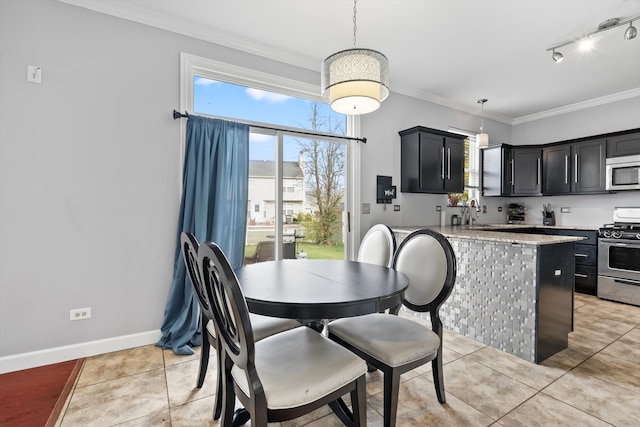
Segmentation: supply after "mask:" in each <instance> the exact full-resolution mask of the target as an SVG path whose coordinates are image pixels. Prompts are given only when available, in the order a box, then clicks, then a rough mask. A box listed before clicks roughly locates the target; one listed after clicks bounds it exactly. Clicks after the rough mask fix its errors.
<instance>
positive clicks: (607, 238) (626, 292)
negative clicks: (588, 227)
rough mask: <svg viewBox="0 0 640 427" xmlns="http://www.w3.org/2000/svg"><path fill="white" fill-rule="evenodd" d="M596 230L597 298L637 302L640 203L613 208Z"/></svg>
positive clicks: (639, 297)
mask: <svg viewBox="0 0 640 427" xmlns="http://www.w3.org/2000/svg"><path fill="white" fill-rule="evenodd" d="M613 221H614V222H613V224H605V225H604V226H603V227H602V228H600V230H599V231H598V237H599V238H598V298H603V299H608V300H612V301H619V302H624V303H627V304H633V305H637V306H640V207H627V208H615V209H614V211H613Z"/></svg>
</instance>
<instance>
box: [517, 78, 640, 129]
mask: <svg viewBox="0 0 640 427" xmlns="http://www.w3.org/2000/svg"><path fill="white" fill-rule="evenodd" d="M637 96H640V87H638V88H635V89H631V90H627V91H624V92H618V93H614V94H611V95H606V96H602V97H600V98H594V99H589V100H587V101H582V102H576V103H575V104H570V105H565V106H564V107H559V108H553V109H551V110H547V111H541V112H539V113H535V114H529V115H528V116H522V117H517V118H515V119H513V123H512V124H513V125H519V124H522V123H527V122H533V121H536V120H540V119H546V118H549V117H554V116H560V115H562V114H567V113H571V112H574V111H580V110H585V109H587V108H593V107H597V106H600V105H606V104H611V103H612V102H618V101H623V100H625V99H629V98H635V97H637Z"/></svg>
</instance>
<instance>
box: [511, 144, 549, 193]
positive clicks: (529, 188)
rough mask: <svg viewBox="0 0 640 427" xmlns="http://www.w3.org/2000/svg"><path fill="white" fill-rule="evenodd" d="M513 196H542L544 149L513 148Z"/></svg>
mask: <svg viewBox="0 0 640 427" xmlns="http://www.w3.org/2000/svg"><path fill="white" fill-rule="evenodd" d="M511 177H512V183H511V195H512V196H539V195H541V194H542V183H541V181H542V149H541V148H521V147H512V148H511Z"/></svg>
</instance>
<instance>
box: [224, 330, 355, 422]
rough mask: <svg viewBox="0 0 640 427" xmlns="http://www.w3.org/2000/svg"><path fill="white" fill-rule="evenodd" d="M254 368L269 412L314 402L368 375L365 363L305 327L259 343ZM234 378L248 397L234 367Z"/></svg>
mask: <svg viewBox="0 0 640 427" xmlns="http://www.w3.org/2000/svg"><path fill="white" fill-rule="evenodd" d="M255 366H256V371H257V372H258V376H259V377H260V381H261V382H262V386H263V388H264V393H265V397H266V400H267V407H269V408H270V409H286V408H291V407H296V406H301V405H304V404H307V403H310V402H314V401H316V400H318V399H319V398H321V397H323V396H326V395H327V394H329V393H331V392H333V391H335V390H337V389H339V388H340V387H342V386H344V385H346V384H348V383H350V382H351V381H354V380H355V379H357V378H358V377H360V376H361V375H363V374H364V373H366V372H367V365H366V363H365V362H364V361H363V360H362V359H360V358H359V357H357V356H356V355H355V354H353V353H351V352H350V351H348V350H346V349H345V348H343V347H342V346H340V345H338V344H336V343H335V342H333V341H331V340H329V339H327V338H325V337H323V336H322V335H320V334H319V333H317V332H315V331H313V330H311V329H309V328H306V327H302V328H295V329H291V330H289V331H286V332H282V333H279V334H276V335H273V336H270V337H268V338H265V339H263V340H261V341H260V342H257V343H256V345H255ZM231 375H232V376H233V378H234V380H235V382H236V384H238V386H239V387H240V389H242V390H243V391H244V392H245V393H246V394H248V393H249V387H248V384H247V377H246V375H245V373H244V372H243V371H242V369H240V368H239V367H238V366H237V365H234V366H233V368H232V370H231Z"/></svg>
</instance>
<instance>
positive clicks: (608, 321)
mask: <svg viewBox="0 0 640 427" xmlns="http://www.w3.org/2000/svg"><path fill="white" fill-rule="evenodd" d="M407 316H411V315H407ZM411 317H413V316H411ZM416 321H419V319H416ZM212 362H213V359H212ZM444 362H445V367H444V371H445V387H446V394H447V403H446V404H444V405H441V404H440V403H438V400H437V399H436V395H435V390H434V387H433V382H432V375H431V372H430V371H431V364H428V365H427V366H423V367H420V368H418V369H416V370H414V371H411V372H408V373H407V374H405V375H404V376H403V382H402V385H401V387H400V399H399V400H400V402H399V405H398V425H399V426H467V425H468V426H490V425H493V426H545V427H547V426H611V425H613V426H620V427H621V426H640V307H632V306H628V305H624V304H617V303H613V302H609V301H603V300H598V299H597V298H595V297H592V296H588V295H582V294H576V298H575V331H574V332H572V333H571V334H570V336H569V348H568V349H566V350H564V351H562V352H560V353H558V354H556V355H554V356H552V357H551V358H549V359H547V360H545V361H543V362H542V363H541V364H539V365H534V364H531V363H528V362H525V361H524V360H521V359H518V358H516V357H514V356H511V355H509V354H506V353H503V352H501V351H499V350H495V349H493V348H491V347H487V346H485V345H483V344H481V343H479V342H477V341H474V340H472V339H469V338H466V337H463V336H461V335H458V334H456V333H453V332H450V331H445V340H444ZM214 369H215V365H213V363H211V364H210V371H209V373H208V375H207V379H206V381H205V385H204V387H203V388H202V389H197V388H195V382H196V375H197V372H198V354H196V355H194V356H176V355H174V354H173V353H172V352H171V351H167V350H164V351H163V350H162V349H160V348H157V347H154V346H145V347H139V348H134V349H130V350H124V351H119V352H115V353H109V354H103V355H100V356H95V357H92V358H88V359H87V360H86V362H85V364H84V367H83V369H82V372H81V374H80V376H79V377H78V380H77V384H76V386H75V388H74V390H73V392H72V394H71V396H70V398H69V400H68V402H67V406H66V408H65V409H64V410H63V413H62V414H61V418H60V419H59V420H58V426H62V427H72V426H83V427H84V426H122V427H134V426H135V427H139V426H173V427H181V426H216V425H218V423H217V422H216V421H213V420H212V419H211V414H212V408H213V401H214V399H213V396H214V394H215V392H216V389H215V381H214V380H215V375H214V374H215V372H214ZM381 392H382V383H381V376H380V374H379V373H371V374H368V379H367V421H368V425H370V426H381V425H382V417H381V415H380V414H381V412H382V393H381ZM302 425H305V426H310V427H333V426H339V425H340V422H339V420H338V419H337V418H336V417H335V416H334V415H333V414H332V413H331V412H330V410H329V409H328V408H323V409H321V410H318V411H316V412H314V413H312V414H309V415H308V416H305V417H303V418H301V419H296V420H293V421H290V422H285V423H282V426H283V427H297V426H302Z"/></svg>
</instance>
